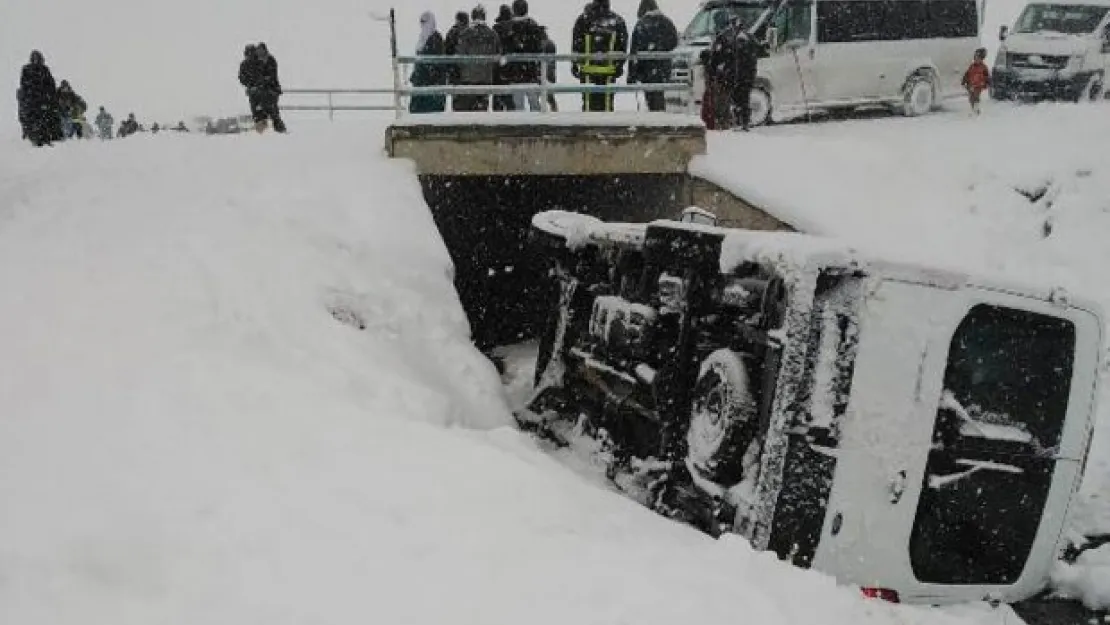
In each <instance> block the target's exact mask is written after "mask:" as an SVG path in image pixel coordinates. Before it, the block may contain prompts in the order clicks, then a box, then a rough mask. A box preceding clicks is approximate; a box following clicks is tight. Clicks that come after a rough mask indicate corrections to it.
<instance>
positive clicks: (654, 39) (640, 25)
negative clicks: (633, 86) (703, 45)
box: [628, 0, 678, 113]
mask: <svg viewBox="0 0 1110 625" xmlns="http://www.w3.org/2000/svg"><path fill="white" fill-rule="evenodd" d="M636 16H637V17H638V18H639V19H638V21H637V22H636V28H635V29H633V31H632V44H631V47H630V50H631V52H632V54H639V53H640V52H672V51H674V49H675V48H677V47H678V29H677V28H675V25H674V22H672V21H671V19H670V18H669V17H667V16H666V15H663V12H662V11H660V10H659V3H657V2H656V1H655V0H642V1H641V2H640V9H639V10H638V11H637V12H636ZM670 79H671V62H670V61H667V60H659V61H656V60H650V61H636V60H633V61H630V62H629V64H628V82H631V83H642V84H660V83H665V82H669V81H670ZM644 100H646V101H647V107H648V110H649V111H652V112H656V113H658V112H662V111H664V110H665V109H666V104H667V100H666V94H665V93H663V92H662V91H645V92H644Z"/></svg>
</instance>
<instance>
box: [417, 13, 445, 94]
mask: <svg viewBox="0 0 1110 625" xmlns="http://www.w3.org/2000/svg"><path fill="white" fill-rule="evenodd" d="M443 52H444V43H443V35H440V34H439V31H438V30H436V16H435V15H434V14H433V13H432V12H431V11H424V13H422V14H421V15H420V37H419V38H418V39H417V40H416V55H417V56H443ZM446 68H447V66H445V65H438V64H435V63H421V62H420V61H417V62H416V66H415V67H414V68H413V70H412V76H411V77H409V82H410V83H412V86H414V87H436V86H440V85H446V84H447V72H446ZM446 108H447V96H445V95H442V94H439V95H431V94H427V95H425V94H422V95H414V96H412V97H411V98H409V112H410V113H442V112H443V111H444V109H446Z"/></svg>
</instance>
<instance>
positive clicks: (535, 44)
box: [502, 0, 544, 111]
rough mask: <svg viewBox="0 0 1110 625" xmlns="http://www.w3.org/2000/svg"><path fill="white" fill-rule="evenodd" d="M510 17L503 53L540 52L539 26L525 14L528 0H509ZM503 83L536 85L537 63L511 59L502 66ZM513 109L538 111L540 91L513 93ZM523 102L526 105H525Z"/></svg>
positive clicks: (538, 66) (540, 28) (537, 75)
mask: <svg viewBox="0 0 1110 625" xmlns="http://www.w3.org/2000/svg"><path fill="white" fill-rule="evenodd" d="M512 11H513V18H512V19H511V20H509V28H508V47H507V48H504V49H503V50H504V53H505V54H540V53H541V52H543V39H544V34H543V28H542V27H541V26H540V25H539V24H538V23H536V20H534V19H532V18H531V17H529V16H528V0H513V7H512ZM502 72H503V73H502V75H503V76H504V78H505V83H506V84H510V85H537V84H539V82H540V64H539V63H538V62H536V61H515V62H512V63H508V64H506V65H505V66H504V68H502ZM512 97H513V110H517V111H524V110H530V111H539V110H540V92H539V89H537V90H536V91H529V92H528V93H514V94H513V96H512ZM526 105H527V108H526Z"/></svg>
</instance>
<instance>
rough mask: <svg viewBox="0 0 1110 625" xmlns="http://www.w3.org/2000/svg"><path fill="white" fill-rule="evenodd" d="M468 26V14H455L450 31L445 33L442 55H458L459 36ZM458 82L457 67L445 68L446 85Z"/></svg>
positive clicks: (462, 12)
mask: <svg viewBox="0 0 1110 625" xmlns="http://www.w3.org/2000/svg"><path fill="white" fill-rule="evenodd" d="M468 26H470V14H469V13H467V12H466V11H459V12H458V13H456V14H455V23H454V24H452V25H451V28H450V30H448V31H447V37H446V38H445V39H444V40H443V53H444V54H446V55H447V56H455V55H456V54H458V53H459V35H461V34H462V32H463V31H464V30H466V28H467V27H468ZM458 81H459V66H458V65H448V66H447V82H448V84H452V85H454V84H457V83H458Z"/></svg>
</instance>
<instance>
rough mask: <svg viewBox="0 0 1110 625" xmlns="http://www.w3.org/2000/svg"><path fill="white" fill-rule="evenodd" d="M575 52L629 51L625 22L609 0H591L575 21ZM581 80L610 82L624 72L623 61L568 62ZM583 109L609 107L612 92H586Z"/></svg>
mask: <svg viewBox="0 0 1110 625" xmlns="http://www.w3.org/2000/svg"><path fill="white" fill-rule="evenodd" d="M573 51H574V53H575V54H604V53H610V52H628V26H627V25H626V24H625V23H624V19H623V18H621V16H619V15H617V14H616V13H614V12H613V10H612V9H611V8H610V3H609V0H593V2H592V3H590V4H588V5H586V9H585V10H584V11H583V12H582V15H580V16H578V20H577V21H576V22H575V23H574V35H573ZM571 71H572V72H573V73H574V76H575V77H576V78H578V79H579V80H580V81H581V82H582V83H583V84H591V85H611V84H613V83H614V82H616V80H617V79H618V78H620V77H621V76H623V75H624V61H595V60H584V61H580V62H576V63H575V64H574V65H572V66H571ZM582 110H584V111H612V110H613V94H612V93H605V92H600V93H588V94H585V95H583V97H582Z"/></svg>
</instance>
